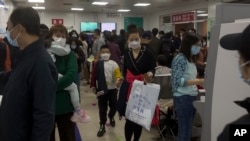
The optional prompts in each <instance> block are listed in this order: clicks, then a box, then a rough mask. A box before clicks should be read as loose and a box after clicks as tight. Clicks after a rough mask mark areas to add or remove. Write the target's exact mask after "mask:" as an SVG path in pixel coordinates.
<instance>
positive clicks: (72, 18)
mask: <svg viewBox="0 0 250 141" xmlns="http://www.w3.org/2000/svg"><path fill="white" fill-rule="evenodd" d="M39 14H40V18H41V23H44V24H46V25H48V26H51V25H52V24H51V19H64V25H65V26H73V27H74V29H75V30H77V31H78V32H79V31H80V23H81V22H82V21H89V22H116V23H117V32H118V33H119V30H120V29H124V17H144V15H132V14H122V15H121V16H120V17H115V18H110V17H107V15H106V14H96V13H84V12H44V11H43V12H41V11H40V12H39ZM145 23H146V21H145V19H144V25H145Z"/></svg>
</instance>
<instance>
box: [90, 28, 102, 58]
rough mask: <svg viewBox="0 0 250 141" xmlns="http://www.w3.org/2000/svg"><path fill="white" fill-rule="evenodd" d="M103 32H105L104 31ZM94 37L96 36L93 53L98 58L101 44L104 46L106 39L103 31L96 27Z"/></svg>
mask: <svg viewBox="0 0 250 141" xmlns="http://www.w3.org/2000/svg"><path fill="white" fill-rule="evenodd" d="M103 34H104V33H103ZM93 38H94V39H95V40H94V43H93V46H92V54H93V55H94V56H95V57H96V58H98V56H99V52H100V48H101V46H102V45H105V41H104V39H103V38H102V37H101V31H100V29H96V30H95V31H94V34H93Z"/></svg>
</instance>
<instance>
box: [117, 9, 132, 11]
mask: <svg viewBox="0 0 250 141" xmlns="http://www.w3.org/2000/svg"><path fill="white" fill-rule="evenodd" d="M117 11H118V12H130V11H131V10H129V9H119V10H117Z"/></svg>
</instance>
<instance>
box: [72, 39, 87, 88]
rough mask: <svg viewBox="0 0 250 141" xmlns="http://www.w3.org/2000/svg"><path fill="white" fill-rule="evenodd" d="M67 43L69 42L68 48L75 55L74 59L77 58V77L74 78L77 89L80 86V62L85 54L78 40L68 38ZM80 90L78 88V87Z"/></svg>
mask: <svg viewBox="0 0 250 141" xmlns="http://www.w3.org/2000/svg"><path fill="white" fill-rule="evenodd" d="M69 44H70V48H71V51H73V52H74V53H75V55H76V59H77V65H78V75H77V79H76V84H77V86H78V89H79V87H80V79H81V72H82V64H83V63H84V61H85V55H84V53H83V51H82V49H81V46H82V43H81V41H80V40H78V39H76V38H70V39H69ZM79 90H80V89H79Z"/></svg>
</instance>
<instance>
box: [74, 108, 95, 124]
mask: <svg viewBox="0 0 250 141" xmlns="http://www.w3.org/2000/svg"><path fill="white" fill-rule="evenodd" d="M71 121H72V122H80V123H87V122H89V121H90V116H88V115H87V113H86V112H85V111H83V110H81V111H80V112H79V113H77V112H74V115H73V116H72V117H71Z"/></svg>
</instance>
